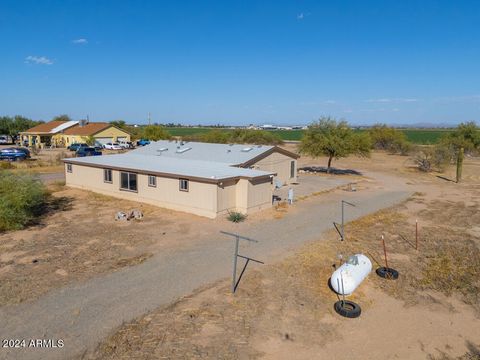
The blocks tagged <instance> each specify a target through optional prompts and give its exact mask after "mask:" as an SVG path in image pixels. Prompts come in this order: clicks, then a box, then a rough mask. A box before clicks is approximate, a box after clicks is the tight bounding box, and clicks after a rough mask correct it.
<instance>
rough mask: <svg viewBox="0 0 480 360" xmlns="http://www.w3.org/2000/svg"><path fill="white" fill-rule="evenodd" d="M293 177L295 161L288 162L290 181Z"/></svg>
mask: <svg viewBox="0 0 480 360" xmlns="http://www.w3.org/2000/svg"><path fill="white" fill-rule="evenodd" d="M294 177H295V161H291V162H290V179H293V178H294Z"/></svg>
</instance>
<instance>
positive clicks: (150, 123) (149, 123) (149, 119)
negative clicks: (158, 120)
mask: <svg viewBox="0 0 480 360" xmlns="http://www.w3.org/2000/svg"><path fill="white" fill-rule="evenodd" d="M148 125H152V121H151V118H150V112H148Z"/></svg>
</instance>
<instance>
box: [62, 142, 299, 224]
mask: <svg viewBox="0 0 480 360" xmlns="http://www.w3.org/2000/svg"><path fill="white" fill-rule="evenodd" d="M297 158H298V156H297V155H296V154H294V153H291V152H289V151H286V150H283V149H281V148H278V147H275V146H258V145H226V144H207V143H194V142H185V143H184V142H175V141H157V142H154V143H152V144H150V145H148V146H145V147H142V148H139V149H136V150H133V151H130V152H129V153H127V154H116V155H105V156H98V157H89V158H68V159H64V162H65V173H66V176H65V178H66V185H67V186H72V187H78V188H82V189H86V190H91V191H95V192H99V193H103V194H106V195H111V196H115V197H119V198H124V199H129V200H133V201H141V202H145V203H149V204H153V205H156V206H161V207H165V208H169V209H173V210H179V211H185V212H189V213H193V214H197V215H201V216H206V217H209V218H215V217H216V216H218V215H221V214H225V213H227V212H228V211H239V212H242V213H252V212H255V211H258V210H261V209H265V208H269V207H271V205H272V194H273V187H274V184H275V183H276V182H283V183H292V182H296V180H297V178H296V169H297V165H296V160H297Z"/></svg>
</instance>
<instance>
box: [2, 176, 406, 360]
mask: <svg viewBox="0 0 480 360" xmlns="http://www.w3.org/2000/svg"><path fill="white" fill-rule="evenodd" d="M367 175H369V176H371V177H375V178H376V180H377V181H378V185H375V187H374V188H373V189H370V190H365V191H359V192H342V193H340V192H334V193H330V194H325V195H322V196H320V197H318V198H316V199H314V200H313V201H305V202H302V203H301V204H299V205H298V208H297V210H296V211H294V212H292V213H291V214H290V213H287V214H286V215H285V217H284V218H282V219H278V220H275V221H266V222H264V223H261V224H260V225H258V226H255V227H249V224H248V222H246V223H243V224H239V227H238V231H239V232H240V233H242V234H244V235H246V236H250V237H253V238H255V239H258V240H259V241H260V242H259V243H258V244H253V245H250V244H249V245H242V248H241V252H243V253H244V254H248V255H250V256H253V257H255V258H257V259H259V260H263V261H265V262H274V261H278V260H280V259H281V258H282V257H284V256H287V255H288V254H291V252H292V251H293V250H294V249H296V248H298V247H299V246H300V245H302V244H304V243H306V242H309V241H313V240H318V238H319V236H320V234H321V233H322V232H323V231H325V230H329V229H331V228H332V222H333V221H339V218H340V207H339V201H340V200H341V199H346V200H348V201H350V202H354V203H355V204H357V207H356V208H354V209H349V211H348V216H347V219H348V220H353V219H355V218H358V217H361V216H364V215H367V214H369V213H371V212H374V211H376V210H379V209H382V208H385V207H389V206H392V205H394V204H395V203H398V202H400V201H402V200H404V199H406V198H407V197H408V196H409V195H410V193H411V191H409V189H408V186H407V185H405V183H404V182H403V181H402V180H401V179H399V178H395V177H387V176H385V175H380V174H367ZM347 236H348V234H347ZM232 251H233V241H232V239H230V238H228V237H226V236H224V235H222V234H219V233H215V234H211V236H210V237H208V238H205V239H204V242H203V244H202V246H192V247H190V248H188V249H182V250H175V251H173V250H172V251H170V252H166V253H161V254H158V255H156V256H154V257H152V258H151V259H149V260H148V261H146V262H145V263H142V264H140V265H137V266H135V267H128V268H124V269H122V270H120V271H117V272H114V273H111V274H107V275H103V276H99V277H97V278H94V279H92V280H89V281H87V282H84V283H81V284H74V285H71V286H67V287H65V288H62V289H59V290H55V291H52V292H50V293H48V294H47V295H45V296H44V297H42V298H40V299H38V300H37V301H35V302H32V303H28V304H27V303H24V304H20V305H16V306H7V307H2V308H0V324H1V326H0V339H32V338H33V339H36V338H41V339H63V340H64V342H65V346H64V347H63V348H61V349H26V350H25V349H24V350H18V349H9V350H6V349H0V359H41V358H44V359H46V358H48V359H72V358H76V357H81V356H82V354H84V353H85V352H86V351H87V350H89V349H92V348H94V347H95V346H96V344H97V343H98V342H99V341H100V340H101V339H102V338H104V337H105V336H107V335H108V334H109V333H110V332H111V331H112V330H113V329H115V328H116V327H117V326H119V325H121V324H122V323H123V322H126V321H130V320H132V319H134V318H136V317H138V316H141V315H142V314H144V313H146V312H148V311H151V310H153V309H155V308H157V307H159V306H162V305H165V304H168V303H170V302H172V301H174V300H175V299H177V298H178V297H180V296H183V295H186V294H189V293H191V292H192V291H193V290H195V289H196V288H198V287H200V286H202V285H205V284H208V283H211V282H213V281H217V280H219V279H222V278H226V277H228V276H230V274H231V268H232ZM250 266H252V268H253V267H255V266H261V265H256V264H253V263H251V265H249V267H250ZM246 275H247V276H248V271H247V273H246ZM240 288H241V284H240Z"/></svg>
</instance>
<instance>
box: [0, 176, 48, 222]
mask: <svg viewBox="0 0 480 360" xmlns="http://www.w3.org/2000/svg"><path fill="white" fill-rule="evenodd" d="M47 197H48V193H47V191H46V189H45V186H44V185H43V184H42V183H41V182H40V181H39V180H37V179H35V178H34V177H33V176H31V175H27V174H13V173H11V172H8V171H1V172H0V231H7V230H17V229H22V228H23V227H24V226H26V225H28V224H29V223H31V222H32V221H33V220H34V219H35V218H36V217H37V216H39V215H41V213H42V210H43V209H44V207H45V205H46V201H47Z"/></svg>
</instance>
